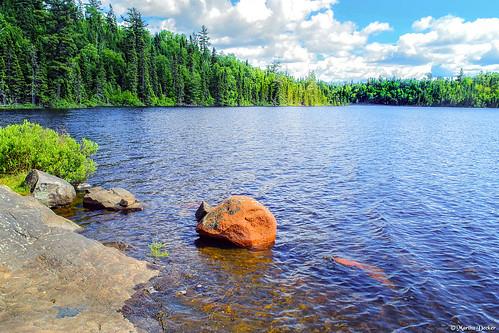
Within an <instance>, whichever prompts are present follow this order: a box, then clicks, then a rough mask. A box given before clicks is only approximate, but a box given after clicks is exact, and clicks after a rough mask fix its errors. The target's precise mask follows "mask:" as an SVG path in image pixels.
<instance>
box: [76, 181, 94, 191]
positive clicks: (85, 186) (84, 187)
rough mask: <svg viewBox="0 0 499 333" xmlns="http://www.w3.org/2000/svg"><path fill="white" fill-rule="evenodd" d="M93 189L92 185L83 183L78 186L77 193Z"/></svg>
mask: <svg viewBox="0 0 499 333" xmlns="http://www.w3.org/2000/svg"><path fill="white" fill-rule="evenodd" d="M91 188H92V185H90V184H89V183H81V184H78V185H77V186H76V191H77V192H85V191H86V190H89V189H91Z"/></svg>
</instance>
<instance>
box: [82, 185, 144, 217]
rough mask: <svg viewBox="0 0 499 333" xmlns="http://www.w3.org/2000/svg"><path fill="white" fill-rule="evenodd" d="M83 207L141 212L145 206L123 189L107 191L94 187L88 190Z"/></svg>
mask: <svg viewBox="0 0 499 333" xmlns="http://www.w3.org/2000/svg"><path fill="white" fill-rule="evenodd" d="M83 207H85V208H88V209H105V210H112V211H125V212H134V211H141V210H143V209H144V206H143V205H142V203H141V202H139V201H138V200H137V199H136V198H135V196H134V195H133V194H132V193H130V192H128V191H127V190H125V189H122V188H112V189H109V190H107V189H105V188H102V187H93V188H91V189H88V190H86V194H85V196H84V197H83Z"/></svg>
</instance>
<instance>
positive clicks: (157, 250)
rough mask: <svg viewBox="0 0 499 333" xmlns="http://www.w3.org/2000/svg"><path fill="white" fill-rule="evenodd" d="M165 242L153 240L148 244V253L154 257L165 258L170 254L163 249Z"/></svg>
mask: <svg viewBox="0 0 499 333" xmlns="http://www.w3.org/2000/svg"><path fill="white" fill-rule="evenodd" d="M165 247H166V244H164V243H160V242H153V243H151V244H149V249H150V250H151V252H150V255H151V256H152V257H155V258H166V257H168V256H169V255H170V253H168V251H166V250H163V249H164V248H165Z"/></svg>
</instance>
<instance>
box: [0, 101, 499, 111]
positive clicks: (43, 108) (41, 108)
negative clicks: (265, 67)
mask: <svg viewBox="0 0 499 333" xmlns="http://www.w3.org/2000/svg"><path fill="white" fill-rule="evenodd" d="M349 106H380V107H406V108H462V109H477V110H479V109H484V110H493V109H497V107H476V106H466V105H414V104H405V105H397V104H376V103H353V104H344V105H236V106H216V105H208V106H206V105H165V106H160V105H157V106H152V105H150V106H146V105H140V106H132V105H108V104H102V105H95V106H86V105H79V106H78V105H74V106H68V107H47V106H27V105H21V106H18V105H15V104H13V105H7V106H5V105H0V112H2V111H21V110H28V111H35V110H37V111H47V110H52V111H65V110H93V109H102V108H106V109H107V108H120V109H121V108H126V109H154V108H165V109H177V108H181V109H215V108H220V109H232V108H235V109H244V108H319V107H331V108H340V107H349Z"/></svg>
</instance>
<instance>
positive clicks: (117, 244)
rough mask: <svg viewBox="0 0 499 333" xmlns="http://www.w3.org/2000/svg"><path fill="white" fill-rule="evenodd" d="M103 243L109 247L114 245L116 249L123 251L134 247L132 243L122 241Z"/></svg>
mask: <svg viewBox="0 0 499 333" xmlns="http://www.w3.org/2000/svg"><path fill="white" fill-rule="evenodd" d="M102 244H103V245H104V246H107V247H114V248H115V249H117V250H120V251H121V252H125V251H127V250H129V249H131V248H133V246H131V245H130V244H127V243H125V242H122V241H112V242H103V243H102Z"/></svg>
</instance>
